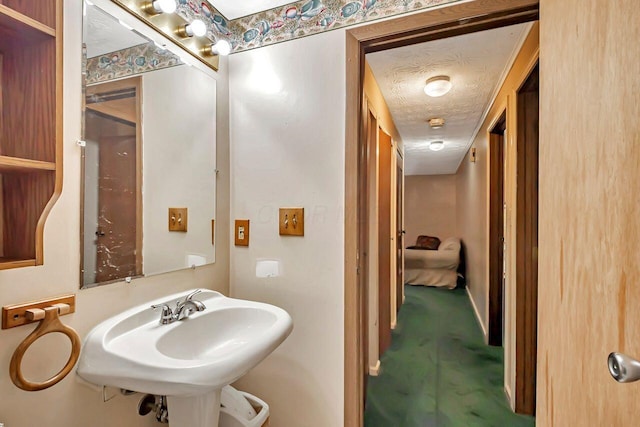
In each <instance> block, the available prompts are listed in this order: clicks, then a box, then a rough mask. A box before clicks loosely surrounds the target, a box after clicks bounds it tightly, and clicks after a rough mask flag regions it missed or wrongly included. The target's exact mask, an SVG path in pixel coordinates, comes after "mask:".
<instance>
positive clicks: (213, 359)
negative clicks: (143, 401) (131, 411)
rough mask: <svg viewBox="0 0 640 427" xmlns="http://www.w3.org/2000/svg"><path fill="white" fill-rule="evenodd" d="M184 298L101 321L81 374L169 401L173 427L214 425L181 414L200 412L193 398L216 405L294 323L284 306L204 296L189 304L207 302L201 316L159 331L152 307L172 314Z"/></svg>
mask: <svg viewBox="0 0 640 427" xmlns="http://www.w3.org/2000/svg"><path fill="white" fill-rule="evenodd" d="M189 293H190V291H189V292H182V293H179V294H175V295H171V296H168V297H165V298H160V299H157V300H153V301H149V302H148V303H146V304H143V305H140V306H138V307H135V308H132V309H130V310H127V311H125V312H123V313H120V314H118V315H116V316H113V317H112V318H110V319H107V320H105V321H104V322H102V323H100V324H99V325H98V326H96V327H95V328H94V329H93V330H92V331H91V332H89V334H88V335H87V337H86V338H85V342H84V346H83V350H82V353H81V355H80V360H79V362H78V370H77V373H78V375H79V376H80V377H82V378H83V379H85V380H87V381H89V382H91V383H94V384H98V385H106V386H113V387H118V388H123V389H127V390H133V391H138V392H142V393H151V394H156V395H164V396H168V397H169V399H168V400H169V414H170V415H169V419H170V422H171V425H172V426H174V425H177V426H180V425H185V426H186V425H189V426H197V425H207V427H210V426H215V425H217V416H216V415H215V414H209V415H207V416H205V417H204V421H202V424H201V423H200V422H198V421H194V420H193V419H189V420H186V419H182V418H183V416H182V415H179V413H180V414H181V413H190V412H192V411H193V410H194V409H193V408H190V406H193V405H195V406H194V408H197V409H198V410H199V409H200V408H202V404H203V403H202V402H199V403H198V402H197V401H198V400H204V401H205V403H206V406H211V405H213V406H215V405H216V401H217V402H218V403H217V405H218V407H219V397H220V390H221V389H222V387H224V386H225V385H227V384H230V383H232V382H234V381H236V380H237V379H239V378H240V377H242V376H243V375H244V374H246V373H247V372H248V371H249V370H250V369H251V368H253V367H254V366H256V365H257V364H258V363H260V361H262V360H263V359H264V358H265V357H266V356H268V355H269V354H270V353H271V352H272V351H273V350H275V349H276V348H277V347H278V346H279V345H280V344H281V343H282V342H283V341H284V340H285V339H286V337H287V336H288V335H289V333H291V330H292V328H293V322H292V320H291V317H290V316H289V314H288V313H287V312H286V311H284V310H282V309H281V308H278V307H275V306H272V305H269V304H263V303H258V302H252V301H245V300H240V299H233V298H227V297H225V296H223V295H222V294H220V293H218V292H214V291H210V290H203V291H202V292H201V293H199V294H197V295H196V296H195V297H194V300H198V301H201V302H202V303H204V304H205V306H206V309H205V310H204V311H200V312H194V313H192V314H191V315H190V316H189V317H188V318H185V319H183V320H180V321H175V322H173V323H170V324H166V325H161V324H160V323H159V320H160V313H159V311H156V310H153V309H152V308H151V305H153V304H162V303H167V304H168V305H169V306H170V307H172V308H173V307H175V305H176V302H177V301H181V300H184V298H185V297H186V296H187V295H188V294H189ZM172 403H173V404H174V405H173V406H174V407H172ZM179 407H180V408H179ZM210 409H211V410H212V411H215V407H214V408H210ZM191 415H192V414H191ZM191 415H189V416H191ZM212 417H216V421H215V424H212V422H213V421H211V420H210V419H211V418H212ZM179 418H180V419H181V421H180V422H176V421H175V420H177V419H179Z"/></svg>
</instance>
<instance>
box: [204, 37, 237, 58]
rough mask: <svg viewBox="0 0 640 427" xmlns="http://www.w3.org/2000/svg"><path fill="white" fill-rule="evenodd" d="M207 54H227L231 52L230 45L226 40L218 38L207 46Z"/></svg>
mask: <svg viewBox="0 0 640 427" xmlns="http://www.w3.org/2000/svg"><path fill="white" fill-rule="evenodd" d="M205 53H206V54H207V55H220V56H227V55H229V54H230V53H231V45H230V44H229V42H228V41H226V40H218V41H217V42H215V43H214V44H212V45H211V46H209V47H208V48H207V51H206V52H205Z"/></svg>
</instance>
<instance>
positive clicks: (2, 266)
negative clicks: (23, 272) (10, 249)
mask: <svg viewBox="0 0 640 427" xmlns="http://www.w3.org/2000/svg"><path fill="white" fill-rule="evenodd" d="M35 266H36V260H35V259H12V258H5V257H0V270H10V269H12V268H22V267H35Z"/></svg>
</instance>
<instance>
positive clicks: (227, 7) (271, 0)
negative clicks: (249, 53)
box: [209, 0, 291, 19]
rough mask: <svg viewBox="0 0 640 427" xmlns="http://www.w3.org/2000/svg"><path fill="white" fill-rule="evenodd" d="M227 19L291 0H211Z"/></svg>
mask: <svg viewBox="0 0 640 427" xmlns="http://www.w3.org/2000/svg"><path fill="white" fill-rule="evenodd" d="M209 2H210V3H211V4H212V5H213V6H214V7H215V8H216V9H218V10H219V11H220V13H222V14H223V15H224V17H225V18H227V19H238V18H242V17H245V16H249V15H253V14H255V13H258V12H262V11H265V10H269V9H273V8H276V7H280V6H284V5H287V4H289V3H291V0H251V1H238V0H209Z"/></svg>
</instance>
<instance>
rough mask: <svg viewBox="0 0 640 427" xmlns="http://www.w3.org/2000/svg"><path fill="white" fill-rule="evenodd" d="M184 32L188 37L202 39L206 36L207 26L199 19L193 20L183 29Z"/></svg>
mask: <svg viewBox="0 0 640 427" xmlns="http://www.w3.org/2000/svg"><path fill="white" fill-rule="evenodd" d="M184 30H185V33H186V34H187V36H189V37H193V36H196V37H202V36H205V35H206V34H207V25H206V24H205V23H204V22H203V21H201V20H199V19H194V20H193V22H192V23H191V24H189V25H187V26H185V27H184Z"/></svg>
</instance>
